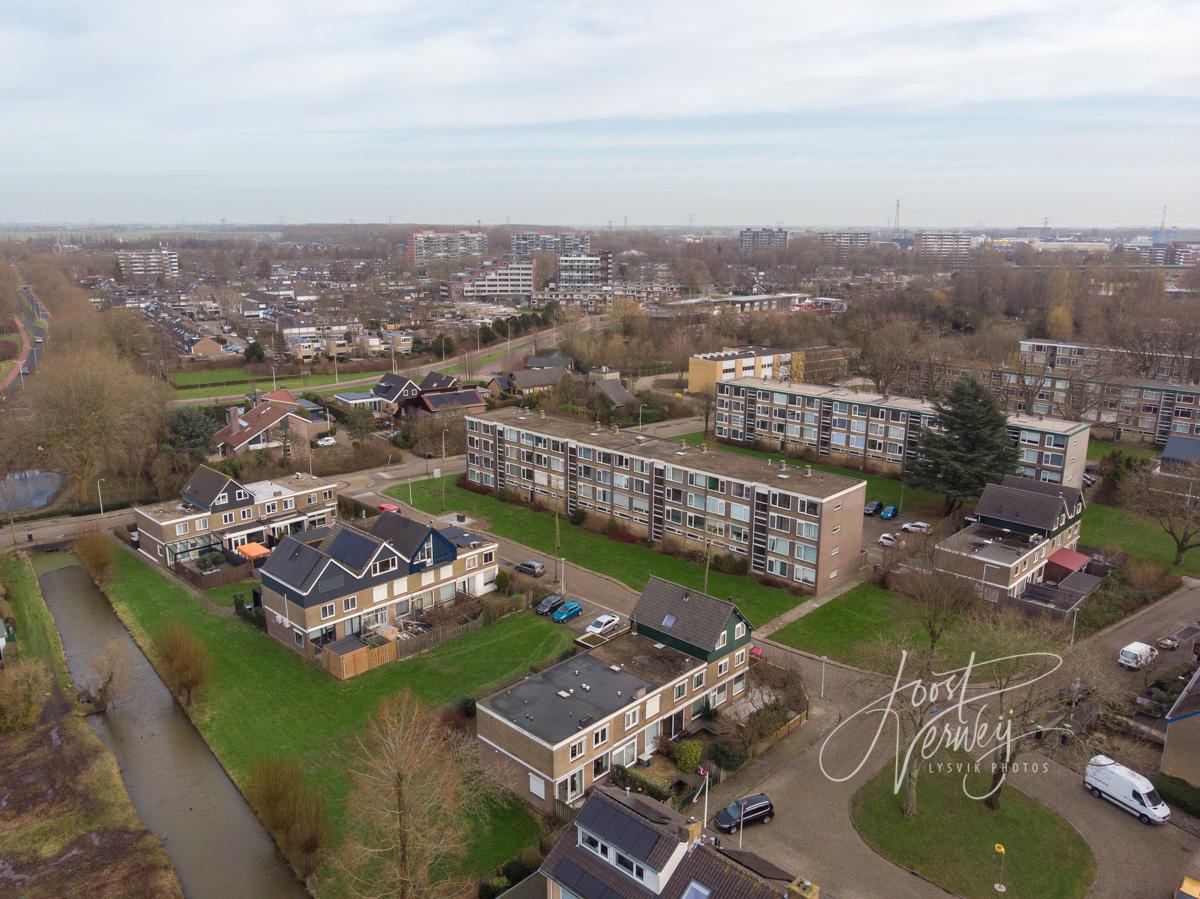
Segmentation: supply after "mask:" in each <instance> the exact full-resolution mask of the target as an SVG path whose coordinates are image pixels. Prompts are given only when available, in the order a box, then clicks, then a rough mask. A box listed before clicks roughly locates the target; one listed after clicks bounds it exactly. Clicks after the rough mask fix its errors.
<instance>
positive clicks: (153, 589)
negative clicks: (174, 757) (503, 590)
mask: <svg viewBox="0 0 1200 899" xmlns="http://www.w3.org/2000/svg"><path fill="white" fill-rule="evenodd" d="M105 592H106V593H107V594H108V596H109V599H110V600H111V601H112V603H113V606H114V608H116V610H117V613H118V614H119V615H120V616H121V618H122V620H123V621H124V622H125V624H126V626H127V627H128V628H129V630H130V632H131V633H132V634H133V636H134V638H135V639H136V640H137V641H138V643H139V644H140V645H142V647H143V648H148V647H149V645H150V640H151V637H152V635H153V634H155V633H156V632H158V631H159V630H160V629H161V628H162V627H164V626H165V624H166V623H167V622H168V621H169V620H171V619H178V620H180V621H182V622H183V623H184V625H186V626H187V628H188V629H189V630H190V631H191V632H192V633H193V634H195V635H196V636H197V637H198V638H200V640H202V641H203V642H204V644H205V645H206V646H207V647H208V649H209V652H210V653H211V656H212V660H213V681H212V684H211V686H210V688H209V689H208V691H207V693H206V695H205V697H204V698H203V699H202V701H201V702H200V703H199V704H198V705H197V706H196V707H195V708H193V709H192V712H191V714H192V718H193V720H194V721H195V722H196V726H197V727H198V728H199V730H200V732H201V734H203V736H204V739H205V740H206V741H207V743H208V744H209V746H211V747H212V749H213V752H215V753H216V755H217V758H219V759H220V760H221V764H222V765H223V766H224V767H225V769H226V770H227V771H228V772H229V773H230V775H231V776H232V777H233V779H234V780H235V781H236V782H238V783H239V784H242V783H243V782H244V779H245V777H246V774H247V772H248V770H249V767H250V765H251V763H252V762H253V761H254V760H255V759H257V758H261V757H263V756H277V757H285V758H292V759H295V760H297V761H299V762H300V764H301V765H302V766H303V767H304V768H305V769H306V770H307V771H310V772H311V779H312V783H313V784H314V785H315V786H316V787H317V788H318V789H319V790H320V791H321V792H322V793H323V794H324V795H325V797H326V799H327V801H328V803H329V808H330V813H331V819H332V824H333V830H334V835H335V840H334V842H335V843H336V842H338V841H340V838H341V836H342V834H343V833H344V829H345V824H346V822H345V801H346V797H347V795H348V792H349V789H350V781H349V779H348V778H347V776H346V773H345V768H346V763H347V760H348V753H349V751H350V750H349V748H348V747H349V742H350V739H351V737H352V735H353V734H355V733H356V732H358V731H359V730H360V729H361V728H362V726H363V723H364V722H365V720H366V718H367V716H368V715H369V714H370V713H371V712H372V711H373V710H374V709H375V708H376V707H377V706H378V703H379V701H380V699H381V698H382V697H384V696H387V695H391V694H393V693H395V692H396V691H398V690H400V689H403V688H405V687H408V688H409V689H411V690H412V691H413V692H414V693H415V694H416V695H417V696H419V697H420V698H421V699H422V700H424V701H425V702H427V703H430V704H433V705H439V706H440V705H449V704H452V703H455V702H457V701H459V700H460V699H462V698H463V697H468V696H470V697H476V696H479V695H482V694H484V693H486V692H488V691H489V690H490V689H492V688H494V687H496V686H498V685H500V684H502V683H505V682H507V681H509V680H512V679H513V678H515V677H518V676H519V675H520V674H521V673H522V672H524V671H526V670H528V668H529V666H530V664H531V663H533V662H535V661H538V660H542V659H549V658H553V657H555V656H557V655H559V654H560V653H561V652H563V651H564V650H565V649H566V648H568V647H569V646H570V643H571V638H572V634H571V632H570V631H568V630H567V629H566V628H561V627H559V626H557V625H555V624H553V623H552V622H550V621H548V620H546V619H544V618H539V617H537V616H536V615H533V614H532V613H527V612H525V613H520V614H517V615H511V616H509V617H507V618H504V619H502V620H500V621H498V622H496V623H494V624H491V625H488V626H486V627H484V628H482V629H480V630H478V631H475V632H474V633H471V634H468V635H467V636H465V637H462V638H460V639H458V640H453V641H451V642H449V643H444V644H442V645H441V646H438V647H436V648H434V649H432V650H430V651H429V652H427V653H424V654H422V655H420V656H416V657H414V658H411V659H408V660H405V661H402V662H397V663H395V664H392V665H387V666H384V667H381V668H377V669H375V670H374V671H370V672H368V673H367V674H364V675H360V676H359V677H356V678H353V679H351V680H349V681H345V682H343V681H339V680H337V679H335V678H334V677H332V676H330V675H328V674H326V673H325V672H324V671H323V670H321V669H320V668H317V667H316V666H314V665H311V664H309V663H308V662H306V661H304V660H303V659H302V658H301V657H300V656H298V655H296V654H295V653H293V652H292V651H291V650H289V649H286V648H284V647H283V646H281V645H280V644H279V643H277V642H276V641H275V640H274V639H272V638H271V637H268V636H267V635H266V634H264V633H262V632H261V631H258V630H256V629H254V628H253V627H250V626H249V625H247V624H245V623H243V622H242V621H239V620H238V619H236V618H223V617H221V616H218V615H215V614H213V613H212V612H210V611H209V610H208V609H206V608H205V607H204V606H203V605H201V604H200V603H197V602H196V601H195V600H194V599H192V598H191V597H190V596H188V595H187V594H186V593H185V592H184V591H183V590H182V589H181V588H180V587H179V586H178V585H177V584H176V583H175V582H174V581H173V580H172V579H171V578H169V577H168V576H167V575H165V574H163V573H161V572H159V571H157V570H155V569H154V568H153V567H152V566H151V565H148V564H146V563H143V562H142V561H140V560H139V559H137V558H135V557H133V556H131V555H129V554H128V553H124V552H122V553H119V554H118V561H117V567H116V575H115V577H114V578H113V580H112V582H111V583H110V584H109V585H108V586H107V587H106V588H105ZM536 835H537V823H536V822H535V821H534V820H533V818H532V817H531V816H530V814H529V812H528V811H527V809H526V807H525V806H524V805H522V804H520V803H517V802H515V801H514V803H513V804H511V805H508V806H504V807H502V808H498V809H495V810H494V811H493V812H492V813H491V816H490V818H489V819H488V820H487V821H486V822H485V823H484V824H482V825H480V826H479V827H477V828H476V830H475V833H474V836H473V839H472V843H471V846H470V848H469V855H468V857H467V860H466V865H465V869H466V870H467V871H469V873H471V874H474V875H480V874H483V873H486V872H488V871H490V870H491V869H492V868H494V867H495V866H496V865H498V864H500V863H501V862H503V861H505V860H506V859H508V858H510V857H511V856H513V855H515V854H516V853H517V852H519V851H520V850H521V849H522V848H524V847H525V846H528V845H531V844H532V843H533V842H534V841H535V838H536ZM322 883H327V881H325V880H324V879H323V878H322V877H321V876H320V875H319V876H318V883H317V887H318V893H320V892H321V889H320V887H321V884H322Z"/></svg>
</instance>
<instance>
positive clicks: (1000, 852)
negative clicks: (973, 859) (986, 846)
mask: <svg viewBox="0 0 1200 899" xmlns="http://www.w3.org/2000/svg"><path fill="white" fill-rule="evenodd" d="M996 854H997V855H1003V854H1004V844H1003V843H997V844H996Z"/></svg>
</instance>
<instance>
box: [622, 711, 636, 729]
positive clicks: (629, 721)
mask: <svg viewBox="0 0 1200 899" xmlns="http://www.w3.org/2000/svg"><path fill="white" fill-rule="evenodd" d="M637 723H638V710H637V709H630V710H629V711H628V712H626V713H625V729H626V730H629V729H630V728H631V727H636V726H637Z"/></svg>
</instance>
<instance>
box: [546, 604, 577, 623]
mask: <svg viewBox="0 0 1200 899" xmlns="http://www.w3.org/2000/svg"><path fill="white" fill-rule="evenodd" d="M582 614H583V604H582V603H580V602H579V600H577V599H569V600H567V601H566V602H564V603H563V604H562V605H561V606H559V607H558V608H557V609H555V610H554V614H553V615H551V616H550V617H551V618H553V619H554V620H555V621H557V622H558V623H559V624H562V623H563V622H564V621H570V620H571V619H572V618H578V617H579V616H580V615H582Z"/></svg>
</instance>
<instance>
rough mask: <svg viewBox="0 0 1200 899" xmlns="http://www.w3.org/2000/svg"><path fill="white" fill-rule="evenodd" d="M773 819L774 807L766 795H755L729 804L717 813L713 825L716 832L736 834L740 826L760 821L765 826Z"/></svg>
mask: <svg viewBox="0 0 1200 899" xmlns="http://www.w3.org/2000/svg"><path fill="white" fill-rule="evenodd" d="M774 817H775V805H774V803H772V802H771V800H770V799H769V798H768V797H767V794H766V793H755V794H754V795H753V796H743V797H742V798H741V799H739V800H737V801H736V802H731V803H729V805H727V806H725V808H723V809H721V810H720V811H719V812H717V816H716V817H715V818H713V824H714V825H715V826H716V828H717V830H722V831H724V832H725V833H737V829H738V826H739V825H740V824H754V823H755V822H756V821H762V822H763V823H764V824H766V823H767V822H768V821H770V820H771V819H772V818H774Z"/></svg>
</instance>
